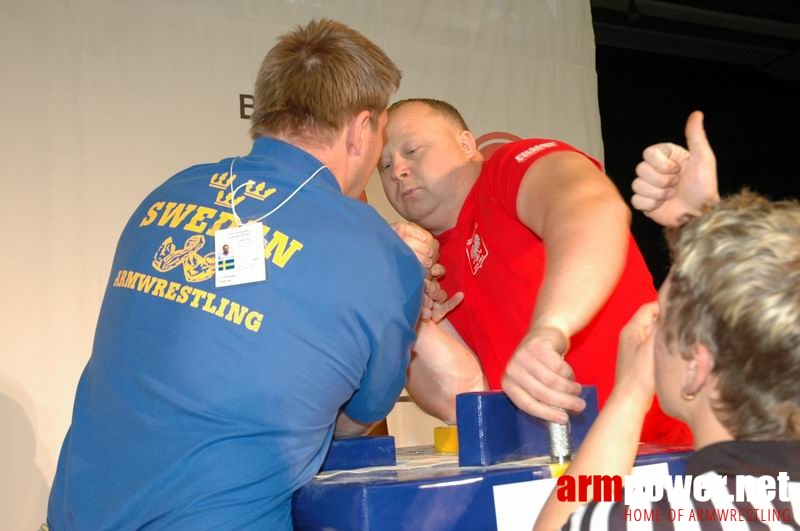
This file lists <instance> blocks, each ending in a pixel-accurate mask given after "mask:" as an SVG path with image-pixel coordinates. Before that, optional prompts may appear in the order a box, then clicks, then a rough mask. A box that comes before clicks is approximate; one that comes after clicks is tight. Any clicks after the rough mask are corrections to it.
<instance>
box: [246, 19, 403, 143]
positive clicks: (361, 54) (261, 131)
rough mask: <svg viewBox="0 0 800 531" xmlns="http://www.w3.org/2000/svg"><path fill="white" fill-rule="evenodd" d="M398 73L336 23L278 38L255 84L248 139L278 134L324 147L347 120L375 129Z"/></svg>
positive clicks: (358, 36)
mask: <svg viewBox="0 0 800 531" xmlns="http://www.w3.org/2000/svg"><path fill="white" fill-rule="evenodd" d="M400 78H401V73H400V70H399V69H398V68H397V66H395V64H394V63H393V62H392V61H391V60H390V59H389V58H388V57H387V56H386V54H385V53H384V52H383V50H381V49H380V48H379V47H378V46H377V45H376V44H375V43H373V42H372V41H370V40H369V39H367V38H366V37H364V36H363V35H361V34H360V33H359V32H357V31H355V30H353V29H351V28H349V27H348V26H345V25H344V24H342V23H340V22H336V21H333V20H327V19H321V20H312V21H311V22H309V23H308V25H306V26H304V27H303V26H298V27H297V28H295V29H294V30H293V31H291V32H289V33H287V34H285V35H283V36H282V37H280V38H279V39H278V44H276V45H275V46H274V47H273V48H272V49H271V50H270V51H269V53H267V56H266V57H265V58H264V61H263V62H262V64H261V69H260V70H259V72H258V77H257V79H256V86H255V95H254V104H253V116H252V125H251V127H250V135H251V136H252V137H253V138H256V137H258V136H262V135H271V134H282V135H288V136H296V137H301V138H304V139H306V140H312V141H317V142H322V143H325V144H329V143H330V142H332V141H333V140H334V139H335V137H336V134H337V133H338V131H339V130H341V128H342V127H343V126H344V125H345V123H346V122H347V120H349V119H350V118H352V117H353V116H355V115H356V114H358V113H359V112H361V111H364V110H368V111H370V112H372V123H373V125H374V126H375V127H377V123H378V118H379V116H380V114H381V113H382V112H383V110H384V109H386V105H387V104H388V103H389V97H390V96H391V95H392V94H393V93H394V92H395V91H396V90H397V88H398V86H399V85H400Z"/></svg>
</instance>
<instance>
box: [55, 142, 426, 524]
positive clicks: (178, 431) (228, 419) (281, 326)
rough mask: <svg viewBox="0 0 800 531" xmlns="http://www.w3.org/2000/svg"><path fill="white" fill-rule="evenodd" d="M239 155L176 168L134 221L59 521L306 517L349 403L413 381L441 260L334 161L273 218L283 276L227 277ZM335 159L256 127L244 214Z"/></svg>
mask: <svg viewBox="0 0 800 531" xmlns="http://www.w3.org/2000/svg"><path fill="white" fill-rule="evenodd" d="M230 165H231V159H227V160H223V161H221V162H219V163H217V164H206V165H199V166H194V167H191V168H189V169H187V170H185V171H183V172H181V173H179V174H177V175H175V176H174V177H172V178H171V179H169V180H168V181H166V182H165V183H164V184H163V185H161V186H160V187H158V188H157V189H156V190H155V191H153V192H152V193H151V194H150V195H149V196H148V197H147V199H145V200H144V202H143V203H142V204H141V205H140V206H139V208H138V209H137V210H136V212H134V214H133V216H132V217H131V219H130V221H129V222H128V224H127V226H126V227H125V230H124V232H123V233H122V236H121V238H120V241H119V244H118V247H117V252H116V256H115V258H114V263H113V269H112V272H111V277H110V279H109V284H108V287H107V290H106V294H105V298H104V300H103V306H102V309H101V312H100V318H99V322H98V324H97V330H96V334H95V341H94V348H93V351H92V356H91V358H90V360H89V362H88V364H87V366H86V368H85V370H84V372H83V374H82V376H81V379H80V382H79V384H78V390H77V395H76V399H75V405H74V410H73V417H72V425H71V427H70V429H69V432H68V433H67V436H66V439H65V441H64V445H63V447H62V450H61V455H60V458H59V463H58V470H57V472H56V477H55V480H54V483H53V489H52V492H51V494H50V502H49V507H48V522H49V524H50V526H51V528H52V529H54V530H61V529H93V530H97V529H140V528H152V529H193V530H195V529H245V528H246V529H289V528H291V516H290V505H291V495H292V492H293V491H294V490H296V489H297V488H298V487H300V486H302V485H303V484H304V483H305V482H307V481H308V480H309V479H311V477H312V476H313V475H314V474H315V473H316V472H317V470H318V469H319V466H320V464H321V462H322V460H323V458H324V457H325V453H326V451H327V448H328V445H329V443H330V440H331V436H332V432H333V426H334V421H335V418H336V415H337V413H338V411H339V409H340V408H341V407H342V406H343V405H344V411H345V412H346V414H347V415H348V416H349V417H350V418H352V419H354V420H357V421H361V422H365V423H366V422H373V421H377V420H380V419H381V418H383V417H384V416H385V415H386V414H387V413H388V412H389V411H390V410H391V408H392V406H393V405H394V402H395V400H396V398H397V396H398V395H399V393H400V391H401V389H402V387H403V385H404V383H405V371H406V367H407V364H408V356H409V350H410V347H411V344H412V342H413V340H414V326H415V323H416V320H417V316H418V313H419V309H420V304H421V299H422V290H423V283H422V279H423V270H422V268H421V266H420V265H419V263H418V261H417V259H416V258H415V256H414V254H413V253H412V252H411V250H410V249H409V248H408V247H407V246H406V245H405V244H404V243H403V242H402V241H401V240H400V239H399V238H398V237H397V236H396V235H395V234H394V232H393V231H392V230H391V228H390V227H389V226H388V225H387V223H386V222H385V221H384V220H383V219H381V218H380V216H379V215H378V214H377V213H376V212H375V211H374V210H373V209H372V208H371V207H369V206H368V205H366V204H363V203H361V202H359V201H356V200H354V199H350V198H348V197H346V196H344V195H342V193H341V190H340V188H339V185H338V184H337V182H336V180H335V179H334V177H333V175H332V174H331V173H330V172H329V171H328V170H327V169H323V170H322V171H320V172H319V173H318V175H317V176H316V177H315V178H314V179H312V180H311V181H310V182H309V183H308V184H307V185H306V186H305V187H303V188H302V189H301V190H299V191H298V192H297V194H296V195H294V197H292V198H291V199H289V201H288V202H286V203H285V204H284V205H283V206H282V207H280V208H279V209H278V210H277V211H275V212H274V213H273V214H272V215H270V216H269V217H268V218H266V219H265V220H264V221H263V223H264V231H265V236H264V241H265V258H266V262H267V268H268V277H269V278H268V280H267V281H265V282H258V283H249V284H242V285H237V286H230V287H224V288H218V289H217V288H215V287H214V270H215V267H216V265H215V264H216V261H215V256H214V233H215V232H216V231H217V230H219V229H224V228H228V227H231V226H232V225H233V224H234V221H233V220H234V217H233V215H232V212H231V196H230V192H231V183H230V179H231V175H230V173H229V170H230ZM320 166H321V163H320V162H319V161H318V160H317V159H315V158H314V157H312V156H311V155H309V154H308V153H306V152H305V151H302V150H300V149H297V148H295V147H293V146H290V145H289V144H286V143H283V142H280V141H277V140H273V139H266V138H260V139H258V140H256V142H255V144H254V146H253V150H252V152H251V153H250V155H249V156H247V157H245V158H241V159H236V162H235V167H234V171H233V175H234V177H235V180H234V182H233V188H234V189H237V187H238V189H237V191H236V193H235V196H234V205H235V208H236V214H238V216H239V217H240V218H241V219H242V220H244V221H247V220H251V219H255V218H257V217H259V216H262V215H263V214H265V213H267V212H269V211H270V210H272V209H273V208H274V207H275V206H277V205H278V204H280V203H281V202H282V201H283V200H284V199H286V198H287V197H289V195H290V194H291V193H292V192H293V191H295V190H296V189H297V188H298V186H299V185H300V184H301V183H302V182H303V181H305V180H306V179H307V178H308V177H309V176H310V175H312V174H313V173H314V172H315V170H317V169H318V168H319V167H320ZM250 180H252V182H251V183H249V184H246V183H247V181H250ZM242 185H243V186H242Z"/></svg>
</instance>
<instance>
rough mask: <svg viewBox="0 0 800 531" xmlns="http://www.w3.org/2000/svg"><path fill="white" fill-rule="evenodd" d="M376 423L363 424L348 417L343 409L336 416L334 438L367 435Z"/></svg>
mask: <svg viewBox="0 0 800 531" xmlns="http://www.w3.org/2000/svg"><path fill="white" fill-rule="evenodd" d="M373 425H374V423H370V424H362V423H361V422H358V421H355V420H353V419H351V418H350V417H348V416H347V415H346V414H345V413H344V412H343V411H340V412H339V415H338V416H337V417H336V426H335V427H334V429H333V438H334V439H349V438H351V437H360V436H362V435H366V434H367V433H368V432H369V430H370V429H372V426H373Z"/></svg>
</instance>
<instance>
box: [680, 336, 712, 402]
mask: <svg viewBox="0 0 800 531" xmlns="http://www.w3.org/2000/svg"><path fill="white" fill-rule="evenodd" d="M693 350H694V358H693V359H691V360H690V361H689V362H688V363H687V366H686V379H685V381H684V383H683V392H684V393H686V394H687V395H695V394H697V393H698V392H699V391H700V389H702V388H703V386H706V385H712V380H713V378H714V375H713V374H712V373H713V371H714V355H713V354H712V353H711V351H710V350H709V349H708V347H706V346H705V345H703V344H697V345H695V346H694V348H693Z"/></svg>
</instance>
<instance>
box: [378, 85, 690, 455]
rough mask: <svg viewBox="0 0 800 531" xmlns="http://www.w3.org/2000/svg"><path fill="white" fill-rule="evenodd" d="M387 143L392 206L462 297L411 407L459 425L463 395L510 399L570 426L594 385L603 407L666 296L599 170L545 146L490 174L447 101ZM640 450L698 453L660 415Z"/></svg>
mask: <svg viewBox="0 0 800 531" xmlns="http://www.w3.org/2000/svg"><path fill="white" fill-rule="evenodd" d="M384 140H385V145H384V147H383V151H382V154H381V159H380V161H379V166H378V169H379V172H380V175H381V180H382V183H383V186H384V190H385V191H386V195H387V197H388V199H389V201H390V203H391V204H392V206H393V207H394V208H395V209H396V210H397V211H398V212H399V213H400V214H402V215H403V216H404V217H405V218H406V219H408V220H409V221H412V222H414V223H416V224H418V225H420V226H421V227H423V228H424V229H426V230H428V231H430V232H431V233H432V234H433V235H434V236H435V237H436V239H437V240H438V242H439V245H440V249H439V252H440V258H439V260H440V262H441V264H442V265H444V266H445V268H446V270H447V273H446V274H445V276H444V277H442V278H441V279H440V282H441V285H442V287H443V288H444V289H445V290H446V291H447V292H448V293H456V292H463V293H464V295H465V297H464V301H463V302H462V303H461V304H459V305H458V306H457V307H456V308H455V309H454V310H452V311H451V312H450V313H449V314H448V319H447V320H445V321H442V322H440V323H439V324H434V323H432V322H423V323H422V325H421V328H420V330H419V332H420V333H419V339H418V342H417V345H416V347H415V351H416V354H415V356H414V357H413V358H412V362H411V365H410V367H409V381H408V385H407V387H408V390H409V393H410V394H411V396H412V397H413V398H414V399H415V401H417V403H418V404H419V405H420V406H421V407H422V408H423V409H425V410H426V411H428V412H429V413H431V414H434V415H436V416H438V417H439V418H442V419H444V420H448V421H453V420H454V419H455V408H454V398H455V395H456V394H457V393H459V392H464V391H471V390H478V389H485V388H489V389H500V388H502V389H503V390H504V391H505V392H506V394H507V395H508V396H509V398H510V399H511V400H512V401H513V402H514V403H515V404H516V405H517V406H518V407H520V408H521V409H522V410H524V411H526V412H528V413H530V414H532V415H535V416H537V417H540V418H542V419H545V420H548V421H553V422H561V423H563V422H566V420H567V415H566V413H565V411H564V410H567V411H580V410H582V409H583V408H584V407H585V404H584V402H583V400H582V399H581V398H580V397H578V396H577V395H578V393H579V391H580V385H581V384H584V385H596V386H597V388H598V397H599V401H600V405H601V406H602V404H603V403H604V402H605V399H606V397H607V396H608V394H609V393H610V391H611V388H612V386H613V382H614V371H615V363H616V352H617V342H618V335H619V332H620V330H621V329H622V327H623V326H624V325H625V323H626V322H627V321H628V319H630V317H631V316H632V315H633V314H634V313H635V311H636V310H637V309H638V308H639V306H640V305H641V304H643V303H645V302H648V301H652V300H654V299H655V298H656V291H655V289H654V287H653V284H652V278H651V276H650V273H649V272H648V270H647V267H646V266H645V264H644V261H643V259H642V257H641V254H640V253H639V250H638V248H637V246H636V244H635V242H634V241H633V239H632V237H631V234H630V230H629V223H630V212H629V210H628V208H627V206H626V205H625V203H624V201H623V200H622V198H621V197H620V195H619V193H618V192H617V190H616V187H615V186H614V184H613V183H612V182H611V181H610V179H608V177H607V176H606V175H605V174H604V173H603V172H602V170H601V169H600V164H599V163H598V162H597V161H595V160H593V159H591V158H590V157H588V156H586V155H584V154H583V153H580V152H579V151H577V150H576V149H574V148H572V147H571V146H569V145H567V144H564V143H563V142H558V141H555V140H545V139H530V140H523V141H519V142H513V143H509V144H507V145H505V146H503V147H501V148H500V149H498V150H497V151H496V152H495V153H494V154H493V155H492V156H491V157H490V158H489V160H486V161H484V160H483V158H482V156H481V154H480V152H479V151H478V150H477V147H476V144H475V139H474V138H473V136H472V134H471V133H470V132H469V130H468V128H467V126H466V124H465V123H464V121H463V119H462V118H461V116H460V114H459V113H458V111H457V110H456V109H454V108H453V107H452V106H450V105H449V104H447V103H445V102H441V101H437V100H405V101H401V102H398V103H395V104H394V105H393V106H392V107H391V108H390V118H389V123H388V125H387V128H386V131H385V134H384ZM473 352H474V353H475V354H472V353H473ZM476 355H477V360H476V357H475V356H476ZM481 370H482V371H481ZM481 372H482V374H481ZM642 440H643V441H645V442H661V443H688V442H690V440H691V439H690V434H689V432H688V429H687V428H686V427H685V425H683V424H681V423H678V422H677V421H674V420H673V419H670V418H669V417H666V416H665V415H664V414H663V413H662V412H661V410H660V408H659V407H658V405H657V404H654V405H653V407H652V408H651V411H650V413H649V415H648V420H647V422H646V423H645V426H644V429H643V432H642Z"/></svg>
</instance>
